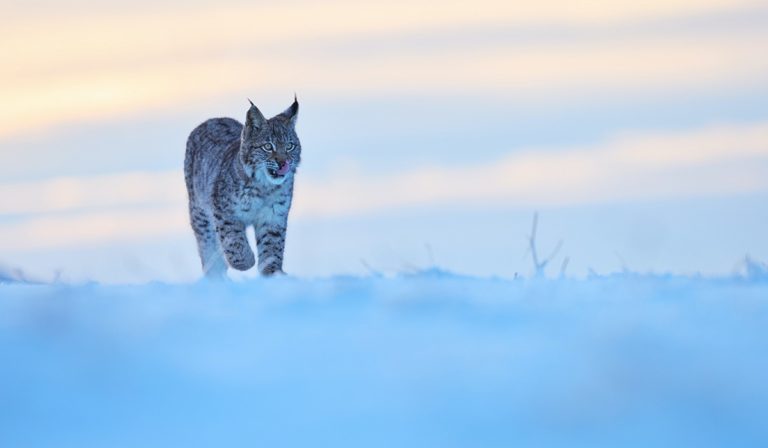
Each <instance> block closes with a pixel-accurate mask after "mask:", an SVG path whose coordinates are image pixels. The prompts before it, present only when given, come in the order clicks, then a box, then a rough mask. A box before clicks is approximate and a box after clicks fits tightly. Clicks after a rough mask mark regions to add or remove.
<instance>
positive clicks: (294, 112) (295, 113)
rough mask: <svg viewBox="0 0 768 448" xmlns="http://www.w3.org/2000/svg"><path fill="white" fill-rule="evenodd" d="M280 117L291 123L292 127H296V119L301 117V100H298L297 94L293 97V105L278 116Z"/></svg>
mask: <svg viewBox="0 0 768 448" xmlns="http://www.w3.org/2000/svg"><path fill="white" fill-rule="evenodd" d="M278 117H280V118H282V119H283V120H286V121H288V122H289V123H291V126H295V125H296V119H297V118H298V117H299V100H298V99H296V94H294V95H293V104H291V106H290V107H289V108H288V109H285V110H284V111H283V113H281V114H280V115H278Z"/></svg>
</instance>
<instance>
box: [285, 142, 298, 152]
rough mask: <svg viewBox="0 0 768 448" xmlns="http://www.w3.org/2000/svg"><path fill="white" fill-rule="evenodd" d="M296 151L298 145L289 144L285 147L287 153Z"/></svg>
mask: <svg viewBox="0 0 768 448" xmlns="http://www.w3.org/2000/svg"><path fill="white" fill-rule="evenodd" d="M294 149H296V143H288V146H286V147H285V152H291V151H293V150H294Z"/></svg>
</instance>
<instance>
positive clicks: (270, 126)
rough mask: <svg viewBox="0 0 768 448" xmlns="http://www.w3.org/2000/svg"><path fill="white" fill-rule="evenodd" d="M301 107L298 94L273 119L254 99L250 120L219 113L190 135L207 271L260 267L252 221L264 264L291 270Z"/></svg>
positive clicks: (218, 273) (192, 206)
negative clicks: (287, 264)
mask: <svg viewBox="0 0 768 448" xmlns="http://www.w3.org/2000/svg"><path fill="white" fill-rule="evenodd" d="M249 101H250V100H249ZM298 111H299V103H298V101H296V100H295V99H294V102H293V104H292V105H291V106H290V107H289V108H288V109H286V110H285V111H284V112H283V113H281V114H279V115H276V116H275V117H272V118H270V119H269V120H267V119H266V118H264V115H262V114H261V112H260V111H259V109H258V108H257V107H256V106H254V105H253V103H251V107H250V109H248V112H247V114H246V118H245V125H242V124H240V123H239V122H238V121H237V120H234V119H232V118H212V119H210V120H207V121H205V122H204V123H202V124H201V125H199V126H198V127H196V128H195V129H194V130H193V131H192V133H191V134H190V135H189V138H188V139H187V151H186V156H185V158H184V178H185V181H186V184H187V193H188V194H189V218H190V223H191V225H192V230H193V231H194V232H195V237H196V238H197V248H198V253H199V254H200V261H201V263H202V265H203V273H204V274H205V276H206V277H209V278H220V277H224V276H225V274H226V271H227V265H229V266H231V267H233V268H235V269H238V270H241V271H245V270H248V269H250V268H251V267H253V265H254V264H255V263H256V257H254V255H253V251H252V249H251V247H250V245H249V244H248V240H247V239H246V236H245V229H246V228H248V227H249V226H253V227H254V229H255V234H256V247H257V252H258V262H259V265H258V268H259V272H261V274H262V275H272V274H275V273H282V272H283V252H284V249H285V234H286V227H287V222H288V212H289V211H290V208H291V200H292V198H293V182H294V176H295V173H296V167H297V166H298V165H299V162H300V160H301V143H300V142H299V138H298V136H297V135H296V129H295V127H296V118H297V116H298ZM268 145H271V147H269V146H268ZM270 149H271V150H270ZM285 164H290V165H285ZM281 173H284V175H283V176H280V174H281Z"/></svg>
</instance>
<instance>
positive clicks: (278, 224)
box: [255, 218, 286, 275]
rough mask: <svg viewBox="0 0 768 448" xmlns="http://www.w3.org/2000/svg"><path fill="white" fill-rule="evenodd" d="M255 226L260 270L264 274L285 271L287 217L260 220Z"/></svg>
mask: <svg viewBox="0 0 768 448" xmlns="http://www.w3.org/2000/svg"><path fill="white" fill-rule="evenodd" d="M255 228H256V247H257V249H258V252H259V271H260V272H261V274H262V275H272V274H276V273H283V251H284V250H285V228H286V219H285V218H281V219H278V220H260V221H259V222H257V223H256V226H255Z"/></svg>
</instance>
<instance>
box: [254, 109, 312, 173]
mask: <svg viewBox="0 0 768 448" xmlns="http://www.w3.org/2000/svg"><path fill="white" fill-rule="evenodd" d="M248 101H249V102H251V101H250V100H248ZM298 113H299V102H298V101H297V100H296V98H294V100H293V104H292V105H291V106H290V107H289V108H288V109H286V110H285V111H284V112H283V113H281V114H278V115H275V116H274V117H272V118H270V119H268V120H267V119H266V118H264V115H262V114H261V112H260V111H259V109H258V108H257V107H256V106H255V105H254V104H253V103H252V102H251V108H250V109H248V113H247V114H246V117H245V126H244V127H243V135H242V139H241V142H240V162H242V164H243V168H245V172H246V174H247V175H248V176H250V177H251V178H255V179H258V180H259V181H260V182H262V183H268V184H273V185H280V184H282V183H283V182H284V181H285V179H287V178H288V177H290V176H293V175H294V173H295V171H296V167H297V166H298V165H299V161H300V160H301V143H300V142H299V137H298V136H297V135H296V118H297V117H298Z"/></svg>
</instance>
